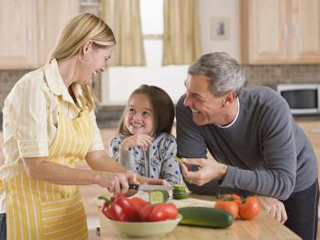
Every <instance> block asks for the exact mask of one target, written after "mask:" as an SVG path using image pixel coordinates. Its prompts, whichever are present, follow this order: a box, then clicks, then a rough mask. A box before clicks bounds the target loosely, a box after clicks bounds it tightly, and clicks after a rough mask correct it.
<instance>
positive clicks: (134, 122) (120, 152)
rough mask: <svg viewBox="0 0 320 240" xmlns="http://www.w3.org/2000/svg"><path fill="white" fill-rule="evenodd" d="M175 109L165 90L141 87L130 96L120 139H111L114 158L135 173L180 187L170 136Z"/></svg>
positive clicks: (177, 166) (111, 151)
mask: <svg viewBox="0 0 320 240" xmlns="http://www.w3.org/2000/svg"><path fill="white" fill-rule="evenodd" d="M173 120H174V105H173V103H172V100H171V98H170V97H169V95H168V94H167V93H166V92H165V91H164V90H162V89H161V88H158V87H155V86H148V85H141V86H140V87H139V88H138V89H136V90H135V91H134V92H133V93H132V94H131V96H130V98H129V101H128V104H127V106H126V108H125V110H124V112H123V115H122V117H121V120H120V123H119V127H118V136H115V137H113V138H112V139H111V142H110V155H111V157H113V158H114V159H115V160H116V161H118V162H120V163H121V164H122V165H124V166H125V167H126V168H128V169H129V170H130V171H132V172H136V173H139V174H140V175H141V176H144V177H150V178H161V179H165V180H167V181H168V182H169V183H170V184H171V185H174V184H179V183H180V181H181V173H180V168H179V163H178V162H177V161H176V160H175V158H174V156H175V155H176V152H177V144H176V140H175V138H174V137H173V136H172V135H171V134H170V133H171V129H172V124H173Z"/></svg>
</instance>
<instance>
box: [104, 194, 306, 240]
mask: <svg viewBox="0 0 320 240" xmlns="http://www.w3.org/2000/svg"><path fill="white" fill-rule="evenodd" d="M204 200H205V201H204ZM208 201H209V202H208ZM197 203H198V204H197ZM203 203H204V204H203ZM190 204H192V205H211V206H213V204H214V197H210V196H202V195H195V194H190V196H189V198H188V199H187V200H186V201H185V202H182V205H181V206H187V205H190ZM179 206H180V204H179ZM100 231H101V238H100V239H108V240H120V239H131V238H128V237H123V236H121V235H120V234H119V233H118V232H117V231H116V229H114V228H113V227H112V226H111V225H110V223H109V222H108V221H107V220H106V219H105V217H104V216H103V215H102V214H100ZM132 239H137V238H132ZM152 239H155V240H156V239H167V240H185V239H192V240H204V239H215V240H219V239H221V240H228V239H230V240H231V239H232V240H234V239H237V240H250V239H255V240H256V239H259V240H264V239H265V240H270V239H273V240H278V239H279V240H280V239H281V240H283V239H286V240H289V239H292V240H295V239H300V238H299V237H298V236H297V235H296V234H295V233H293V232H292V231H290V230H289V229H288V228H286V227H285V226H284V225H282V224H280V223H279V222H277V221H276V220H275V219H274V218H272V217H271V216H270V215H268V214H267V213H266V212H265V211H263V210H262V211H261V213H260V215H259V216H258V217H256V218H254V219H252V220H250V221H244V220H235V221H234V224H233V225H232V226H231V227H229V228H227V229H212V228H200V227H190V226H180V225H178V226H177V227H176V228H175V229H174V230H173V231H172V232H170V233H168V234H167V235H164V236H160V237H153V238H152Z"/></svg>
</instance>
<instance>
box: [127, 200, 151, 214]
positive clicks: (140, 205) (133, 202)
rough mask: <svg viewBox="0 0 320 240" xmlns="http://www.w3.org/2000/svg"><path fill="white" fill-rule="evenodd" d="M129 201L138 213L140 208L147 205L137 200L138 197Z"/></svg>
mask: <svg viewBox="0 0 320 240" xmlns="http://www.w3.org/2000/svg"><path fill="white" fill-rule="evenodd" d="M129 201H130V202H131V204H132V205H133V206H134V207H135V208H136V209H137V210H138V211H139V210H140V209H141V208H143V207H144V206H145V205H147V204H148V202H147V201H145V200H143V199H141V198H139V197H133V198H130V199H129Z"/></svg>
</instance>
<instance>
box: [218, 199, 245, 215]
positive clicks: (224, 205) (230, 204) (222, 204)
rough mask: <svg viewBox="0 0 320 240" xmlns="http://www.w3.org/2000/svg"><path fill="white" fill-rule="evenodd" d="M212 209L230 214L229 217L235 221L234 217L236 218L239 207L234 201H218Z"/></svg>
mask: <svg viewBox="0 0 320 240" xmlns="http://www.w3.org/2000/svg"><path fill="white" fill-rule="evenodd" d="M214 208H217V209H222V210H224V211H226V212H228V213H230V214H231V215H233V219H236V217H238V212H239V207H238V204H237V203H236V202H234V201H229V200H223V199H220V200H219V201H218V202H217V203H216V204H215V205H214Z"/></svg>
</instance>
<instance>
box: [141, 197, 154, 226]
mask: <svg viewBox="0 0 320 240" xmlns="http://www.w3.org/2000/svg"><path fill="white" fill-rule="evenodd" d="M152 209H153V206H152V205H151V204H150V203H148V202H147V204H146V205H144V206H143V207H142V208H141V209H140V210H139V216H140V220H141V222H147V221H148V217H149V215H150V213H151V211H152Z"/></svg>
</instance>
